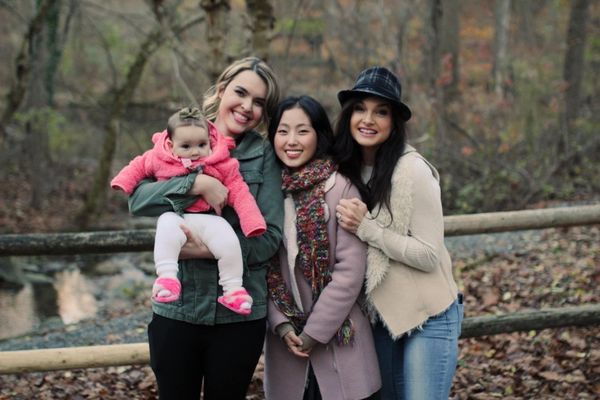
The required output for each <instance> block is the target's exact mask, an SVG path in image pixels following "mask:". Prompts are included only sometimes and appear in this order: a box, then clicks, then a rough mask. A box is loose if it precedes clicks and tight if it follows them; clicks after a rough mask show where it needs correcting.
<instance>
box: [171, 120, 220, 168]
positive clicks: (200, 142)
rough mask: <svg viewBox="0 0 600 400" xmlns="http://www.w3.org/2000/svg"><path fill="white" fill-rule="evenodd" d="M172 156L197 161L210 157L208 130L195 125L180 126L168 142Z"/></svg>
mask: <svg viewBox="0 0 600 400" xmlns="http://www.w3.org/2000/svg"><path fill="white" fill-rule="evenodd" d="M168 143H169V147H170V148H171V152H172V153H173V155H175V156H177V157H181V158H189V159H190V160H197V159H199V158H202V157H206V156H208V155H210V153H211V149H210V140H209V138H208V130H207V129H206V128H202V127H199V126H196V125H188V126H180V127H177V128H176V129H175V131H174V132H173V136H172V138H171V139H169V140H168Z"/></svg>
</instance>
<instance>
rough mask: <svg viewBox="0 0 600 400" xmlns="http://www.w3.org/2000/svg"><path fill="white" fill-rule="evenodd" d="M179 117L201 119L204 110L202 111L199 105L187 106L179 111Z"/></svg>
mask: <svg viewBox="0 0 600 400" xmlns="http://www.w3.org/2000/svg"><path fill="white" fill-rule="evenodd" d="M179 118H181V119H188V118H191V119H201V118H202V111H200V110H199V109H198V108H197V107H193V108H192V107H186V108H182V109H181V110H180V111H179Z"/></svg>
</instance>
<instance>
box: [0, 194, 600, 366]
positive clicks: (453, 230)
mask: <svg viewBox="0 0 600 400" xmlns="http://www.w3.org/2000/svg"><path fill="white" fill-rule="evenodd" d="M444 224H445V233H446V236H458V235H468V234H477V233H492V232H505V231H515V230H524V229H543V228H550V227H566V226H579V225H594V224H600V204H596V205H589V206H580V207H564V208H549V209H543V210H525V211H510V212H495V213H484V214H473V215H460V216H451V217H445V219H444ZM153 239H154V230H151V229H146V230H134V231H106V232H85V233H81V232H79V233H60V234H27V235H0V256H14V255H56V254H83V253H114V252H132V251H146V250H151V249H152V244H153ZM598 324H600V305H598V304H590V305H584V306H577V307H563V308H548V309H544V310H533V311H521V312H516V313H511V314H507V315H499V316H498V315H496V316H479V317H472V318H465V320H464V322H463V326H462V336H461V337H462V338H468V337H478V336H485V335H494V334H499V333H509V332H515V331H528V330H532V329H535V330H539V329H548V328H557V327H564V326H589V325H598ZM148 361H149V352H148V344H147V343H134V344H121V345H106V346H88V347H70V348H56V349H42V350H22V351H5V352H0V374H14V373H20V372H39V371H51V370H63V369H76V368H99V367H108V366H117V365H134V364H147V363H148Z"/></svg>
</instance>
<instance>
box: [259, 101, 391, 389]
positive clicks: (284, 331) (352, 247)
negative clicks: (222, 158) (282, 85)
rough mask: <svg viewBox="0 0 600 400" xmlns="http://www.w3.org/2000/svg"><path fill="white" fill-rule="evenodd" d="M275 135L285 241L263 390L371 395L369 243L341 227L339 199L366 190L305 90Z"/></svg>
mask: <svg viewBox="0 0 600 400" xmlns="http://www.w3.org/2000/svg"><path fill="white" fill-rule="evenodd" d="M269 139H270V141H271V143H273V147H274V149H275V153H276V154H277V157H278V158H279V160H280V161H281V163H282V164H283V166H284V168H283V189H284V192H285V193H286V199H285V202H284V210H285V212H284V214H285V219H284V232H283V233H284V241H283V245H282V247H281V248H280V251H279V257H278V260H279V262H278V263H274V265H273V266H272V268H271V270H270V271H269V274H268V287H269V309H268V321H269V330H268V333H267V338H266V346H265V395H266V398H268V399H270V400H279V399H285V400H288V399H291V400H294V399H298V400H301V399H307V398H310V399H321V398H322V399H365V398H370V397H371V396H373V395H375V394H376V392H377V391H378V390H379V388H380V386H381V381H380V376H379V368H378V365H377V357H376V354H375V347H374V344H373V337H372V334H371V328H370V325H369V322H368V320H367V319H366V317H365V316H364V315H363V313H362V311H361V309H360V307H359V304H358V299H359V296H360V293H361V288H362V284H363V280H364V276H365V269H366V247H365V245H364V243H362V242H361V241H360V240H359V239H358V238H357V237H356V236H355V235H353V234H351V233H349V232H347V231H346V230H344V229H342V228H341V227H339V226H338V224H337V220H336V218H335V214H332V213H335V206H336V205H337V204H338V202H339V201H340V199H343V198H353V197H355V196H359V192H358V190H357V189H356V188H355V187H354V186H353V185H352V184H351V183H350V182H349V181H348V179H346V178H345V177H344V176H342V175H340V174H338V173H336V166H335V165H334V164H333V163H332V162H331V160H330V159H329V156H328V154H329V149H330V146H331V143H332V142H333V134H332V129H331V126H330V124H329V120H328V118H327V115H326V113H325V111H324V110H323V108H322V106H321V105H320V104H319V103H318V102H317V101H316V100H314V99H312V98H311V97H308V96H300V97H290V98H287V99H285V100H283V101H282V102H281V104H280V105H279V109H278V111H277V113H276V114H275V117H274V118H273V121H272V122H271V125H270V126H269Z"/></svg>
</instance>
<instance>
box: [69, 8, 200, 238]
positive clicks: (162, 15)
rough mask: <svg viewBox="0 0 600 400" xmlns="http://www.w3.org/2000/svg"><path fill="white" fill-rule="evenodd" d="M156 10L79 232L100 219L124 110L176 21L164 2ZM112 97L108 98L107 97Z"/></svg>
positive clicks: (122, 94) (121, 97) (121, 96)
mask: <svg viewBox="0 0 600 400" xmlns="http://www.w3.org/2000/svg"><path fill="white" fill-rule="evenodd" d="M153 10H154V12H155V14H156V18H157V20H158V22H159V23H158V26H157V27H155V28H154V30H152V31H151V32H150V33H148V35H147V36H146V38H145V40H144V42H143V43H142V45H141V46H140V49H139V51H138V53H137V55H136V57H135V60H134V62H133V64H131V66H130V67H129V70H128V71H127V76H126V77H125V81H124V83H123V84H122V85H121V86H120V87H119V88H118V89H117V90H116V91H115V93H114V95H113V96H112V97H113V103H112V105H111V108H110V111H109V115H108V119H107V121H106V124H105V129H106V136H105V138H104V143H103V145H102V153H101V155H100V160H99V165H98V169H97V172H96V176H95V177H94V182H93V186H92V189H91V190H90V191H89V192H88V193H87V197H86V200H85V203H84V205H83V207H82V208H81V210H80V211H79V213H78V214H77V216H76V220H77V224H78V225H79V227H80V228H82V229H84V228H87V227H88V225H89V223H90V222H91V221H93V220H94V219H95V218H96V217H97V212H98V210H99V209H101V208H102V207H101V206H102V205H103V204H104V202H105V198H106V192H107V190H108V187H109V186H108V184H109V178H110V172H111V166H112V161H113V158H114V155H115V150H116V145H117V137H118V135H119V131H120V129H119V125H120V121H121V118H122V117H123V114H124V113H125V110H126V108H127V106H128V104H129V102H130V101H131V98H132V97H133V94H134V92H135V89H136V88H137V86H138V84H139V83H140V80H141V78H142V74H143V72H144V67H145V66H146V63H147V62H148V60H149V59H150V57H151V56H152V54H154V52H155V51H156V50H157V49H158V48H159V47H160V46H161V45H162V44H163V43H164V41H165V40H166V39H167V36H168V32H169V31H168V30H167V29H165V28H164V25H165V22H164V20H169V21H171V20H173V19H174V18H173V17H172V15H171V13H174V12H175V10H174V9H164V8H163V6H162V2H161V1H155V2H154V7H153ZM200 21H201V19H195V20H193V21H192V22H190V23H187V24H185V25H183V26H176V27H173V29H172V31H173V33H174V34H179V33H182V32H183V31H184V30H186V29H188V28H190V27H191V26H193V25H194V24H195V23H197V22H200ZM106 97H109V96H106Z"/></svg>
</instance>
